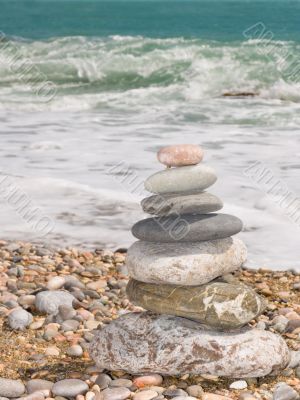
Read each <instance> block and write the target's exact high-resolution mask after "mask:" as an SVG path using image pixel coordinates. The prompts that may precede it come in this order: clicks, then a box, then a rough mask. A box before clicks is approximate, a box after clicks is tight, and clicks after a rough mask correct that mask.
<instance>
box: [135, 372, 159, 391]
mask: <svg viewBox="0 0 300 400" xmlns="http://www.w3.org/2000/svg"><path fill="white" fill-rule="evenodd" d="M162 381H163V378H162V376H161V375H158V374H151V375H150V374H149V375H143V376H139V377H137V378H135V379H134V380H133V384H134V385H135V386H136V387H137V388H143V387H145V386H159V385H160V384H162Z"/></svg>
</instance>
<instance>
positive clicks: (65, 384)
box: [52, 379, 89, 397]
mask: <svg viewBox="0 0 300 400" xmlns="http://www.w3.org/2000/svg"><path fill="white" fill-rule="evenodd" d="M88 390H89V387H88V385H87V383H86V382H84V381H82V380H80V379H63V380H62V381H59V382H56V383H55V384H54V385H53V387H52V393H53V394H54V395H55V396H62V397H76V396H77V395H78V394H83V393H86V392H87V391H88Z"/></svg>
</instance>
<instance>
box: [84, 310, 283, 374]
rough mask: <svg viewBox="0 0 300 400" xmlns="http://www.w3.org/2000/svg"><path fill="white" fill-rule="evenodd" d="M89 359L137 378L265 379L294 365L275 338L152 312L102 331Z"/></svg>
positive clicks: (124, 318)
mask: <svg viewBox="0 0 300 400" xmlns="http://www.w3.org/2000/svg"><path fill="white" fill-rule="evenodd" d="M90 353H91V356H92V358H93V359H94V361H95V362H96V364H97V366H98V367H99V368H101V369H108V370H113V371H116V370H123V371H126V372H128V373H131V374H134V375H135V374H142V373H147V372H153V373H159V374H162V375H183V374H186V373H187V374H193V375H201V374H210V375H217V376H227V377H232V378H249V377H261V376H265V375H268V374H270V373H277V372H279V371H280V370H281V369H284V368H285V367H286V366H287V364H288V363H289V360H290V353H289V349H288V347H287V345H286V343H285V341H284V340H283V339H282V338H281V337H280V336H279V335H275V334H273V333H271V332H267V331H263V330H258V329H243V330H240V331H237V332H230V333H228V332H227V333H224V332H215V331H211V330H207V329H205V328H203V326H202V325H200V324H199V323H198V322H195V321H191V320H188V319H185V318H180V317H173V316H169V315H157V314H153V313H151V312H141V313H129V314H125V315H123V316H121V317H120V318H118V319H117V320H115V321H113V322H111V323H110V324H109V325H107V326H105V327H104V328H102V329H101V330H99V331H98V332H97V333H96V334H95V337H94V340H93V342H92V343H91V347H90Z"/></svg>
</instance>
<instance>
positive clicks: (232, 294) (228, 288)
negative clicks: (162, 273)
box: [126, 279, 266, 329]
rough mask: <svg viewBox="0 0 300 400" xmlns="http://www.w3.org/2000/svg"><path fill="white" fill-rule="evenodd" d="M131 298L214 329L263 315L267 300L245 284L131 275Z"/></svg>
mask: <svg viewBox="0 0 300 400" xmlns="http://www.w3.org/2000/svg"><path fill="white" fill-rule="evenodd" d="M126 291H127V295H128V298H129V300H130V301H131V302H132V303H134V304H135V305H137V306H139V307H143V308H145V309H146V310H149V311H153V312H156V313H158V314H169V315H176V316H178V317H185V318H189V319H192V320H194V321H198V322H201V323H202V324H205V325H206V326H209V327H211V328H214V329H235V328H240V327H241V326H243V325H245V324H247V323H248V322H249V321H251V320H252V319H254V318H256V317H257V316H258V315H260V314H261V313H262V312H263V310H264V308H265V306H266V303H265V301H264V299H263V298H262V297H260V296H259V295H257V294H256V292H255V291H254V290H252V289H251V288H249V287H247V286H245V285H242V284H240V285H233V284H229V283H221V282H211V283H208V284H206V285H200V286H192V287H190V286H175V285H162V284H160V285H157V284H154V283H144V282H139V281H137V280H135V279H130V281H129V283H128V285H127V289H126Z"/></svg>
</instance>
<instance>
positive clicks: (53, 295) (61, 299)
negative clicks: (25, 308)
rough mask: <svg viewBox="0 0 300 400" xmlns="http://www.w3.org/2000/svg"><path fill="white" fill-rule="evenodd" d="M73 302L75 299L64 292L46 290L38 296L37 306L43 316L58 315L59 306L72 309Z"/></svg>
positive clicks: (36, 299)
mask: <svg viewBox="0 0 300 400" xmlns="http://www.w3.org/2000/svg"><path fill="white" fill-rule="evenodd" d="M73 300H75V297H74V296H73V295H72V294H70V293H69V292H66V291H64V290H45V291H43V292H39V293H38V294H37V295H36V298H35V306H36V308H37V310H38V311H39V312H41V313H43V314H54V315H56V314H57V313H58V311H59V309H58V307H59V306H69V307H72V304H73Z"/></svg>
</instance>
